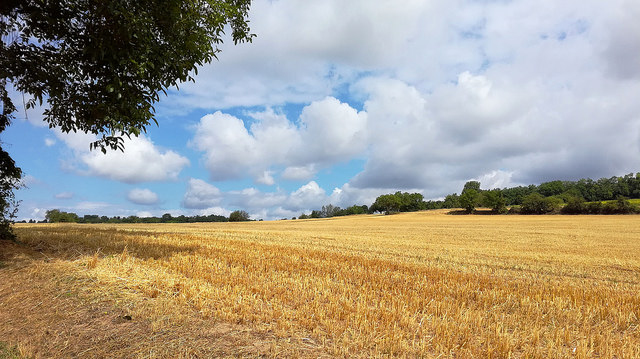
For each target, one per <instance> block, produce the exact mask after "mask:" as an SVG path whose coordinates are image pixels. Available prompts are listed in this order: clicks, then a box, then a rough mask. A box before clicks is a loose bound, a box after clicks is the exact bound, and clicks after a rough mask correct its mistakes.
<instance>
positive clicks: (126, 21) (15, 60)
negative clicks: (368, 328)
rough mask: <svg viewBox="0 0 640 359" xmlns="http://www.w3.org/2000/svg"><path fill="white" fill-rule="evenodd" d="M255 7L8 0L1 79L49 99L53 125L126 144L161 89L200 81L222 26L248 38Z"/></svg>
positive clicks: (149, 117) (233, 0)
mask: <svg viewBox="0 0 640 359" xmlns="http://www.w3.org/2000/svg"><path fill="white" fill-rule="evenodd" d="M249 5H250V1H249V0H216V1H214V0H191V1H183V0H163V1H160V0H99V1H97V0H56V1H44V0H4V1H3V2H2V5H0V16H2V23H1V25H0V32H1V33H2V37H3V41H2V45H1V46H2V47H1V48H0V51H1V54H2V56H0V71H1V72H0V79H2V80H3V81H4V83H3V84H2V85H6V83H7V82H11V83H12V84H13V86H14V87H15V88H16V89H17V90H18V91H20V92H23V93H26V94H30V95H31V96H33V99H32V100H31V101H30V103H28V104H27V105H29V106H33V105H35V103H36V102H39V103H42V102H45V101H46V102H48V106H47V108H46V110H45V112H44V115H45V119H44V120H45V121H46V122H48V123H49V126H50V127H58V128H60V129H61V130H62V131H63V132H69V131H74V132H75V131H82V132H88V133H93V134H97V135H102V137H101V138H100V140H99V141H98V142H96V143H94V144H93V147H100V148H102V149H104V148H105V147H111V148H114V149H115V148H122V136H130V135H138V134H140V132H141V131H144V130H145V128H146V126H148V125H149V124H150V123H151V122H154V121H155V120H154V117H153V116H154V108H153V104H154V103H155V102H157V101H158V99H159V92H164V91H165V90H166V89H167V88H169V87H172V86H175V85H177V84H178V83H179V82H183V81H187V80H193V78H192V77H191V75H190V73H191V72H192V71H195V70H196V69H197V66H198V65H202V64H204V63H206V62H210V61H211V60H212V59H214V58H215V57H216V54H217V52H218V51H219V50H218V48H217V45H218V44H220V43H222V40H223V38H222V36H223V35H224V30H225V26H229V27H230V29H231V37H232V38H233V41H234V42H235V43H238V42H243V41H251V39H252V36H253V35H251V34H250V32H249V27H248V23H247V20H246V16H247V11H248V9H249ZM3 87H4V86H3ZM7 100H8V99H5V98H3V101H7ZM8 103H9V104H10V101H9V102H8ZM6 106H7V102H5V107H6Z"/></svg>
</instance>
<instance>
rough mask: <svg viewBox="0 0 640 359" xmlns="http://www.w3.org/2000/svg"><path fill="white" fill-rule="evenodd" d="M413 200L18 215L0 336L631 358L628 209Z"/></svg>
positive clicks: (633, 238)
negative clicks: (394, 208) (196, 216)
mask: <svg viewBox="0 0 640 359" xmlns="http://www.w3.org/2000/svg"><path fill="white" fill-rule="evenodd" d="M445 213H446V212H442V211H427V212H417V213H407V214H398V215H393V216H369V215H366V216H352V217H341V218H332V219H319V220H295V221H294V220H289V221H277V222H248V223H217V224H175V225H171V224H165V225H134V224H132V225H123V224H120V225H111V226H110V225H19V226H17V227H16V229H17V233H18V235H19V238H20V241H21V242H22V243H23V244H24V245H21V246H20V245H14V244H6V243H5V244H3V247H2V252H0V253H2V257H1V258H0V261H1V262H0V322H2V323H3V325H2V327H1V328H0V342H4V343H5V344H6V345H8V346H12V347H13V348H14V352H16V353H18V354H20V355H24V356H34V357H72V356H76V357H135V358H138V357H139V358H148V357H313V358H316V357H425V358H430V357H455V358H472V357H473V358H489V357H490V358H565V357H575V358H594V357H595V358H638V357H640V328H639V326H640V255H638V254H639V253H640V225H639V223H640V221H639V219H640V217H638V216H455V215H447V214H445Z"/></svg>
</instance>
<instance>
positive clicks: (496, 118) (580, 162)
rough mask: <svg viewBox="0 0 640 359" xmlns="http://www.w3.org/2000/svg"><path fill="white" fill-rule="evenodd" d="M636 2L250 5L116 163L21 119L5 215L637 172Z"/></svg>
mask: <svg viewBox="0 0 640 359" xmlns="http://www.w3.org/2000/svg"><path fill="white" fill-rule="evenodd" d="M639 18H640V2H638V1H636V0H608V1H602V0H579V1H578V0H567V1H556V0H553V1H551V0H542V1H540V0H535V1H534V0H513V1H509V0H466V1H465V0H431V1H428V0H407V1H392V0H377V1H371V0H350V1H342V0H273V1H266V0H256V1H254V3H253V5H252V9H251V14H250V20H251V27H252V31H253V32H254V33H256V34H257V38H255V40H254V42H253V43H252V44H242V45H238V46H233V45H232V44H231V43H232V42H231V43H230V44H225V45H223V46H222V50H223V51H222V53H221V54H220V56H219V57H220V60H219V61H217V62H214V63H212V64H210V65H207V66H205V67H203V68H201V69H200V71H199V75H198V76H197V77H196V83H195V84H193V83H188V84H184V85H182V86H180V90H179V91H178V90H172V91H170V92H169V95H168V96H167V97H164V98H163V99H162V100H161V103H160V104H158V106H156V108H157V110H158V111H157V118H158V122H159V123H160V126H159V127H155V126H154V127H151V128H149V131H148V133H147V135H145V136H141V137H140V138H137V139H133V140H131V141H127V143H126V152H125V153H124V154H122V153H109V154H107V155H103V154H102V153H101V152H95V151H94V152H90V151H89V142H90V141H91V140H92V137H91V136H88V135H83V134H62V133H60V132H59V131H56V130H55V129H54V130H51V129H49V128H48V127H47V126H46V124H44V123H42V121H41V117H40V116H39V115H38V113H37V112H33V111H32V112H29V113H27V115H26V116H25V115H24V112H23V111H22V112H21V113H20V114H19V115H18V120H16V121H15V122H14V124H13V125H12V126H11V127H10V128H9V129H8V130H7V131H6V132H5V133H3V137H2V141H3V142H4V143H5V144H4V145H3V147H4V146H6V148H7V149H8V151H9V152H10V153H11V155H12V156H13V157H14V159H15V160H16V162H17V163H18V164H19V165H20V166H21V167H22V169H23V170H24V172H25V174H26V177H25V184H26V185H27V187H28V188H26V189H23V190H20V191H19V192H18V193H17V197H18V198H19V199H21V200H22V205H21V207H20V212H19V218H18V219H29V218H34V219H42V218H43V217H44V212H45V211H46V210H47V209H52V208H59V209H61V210H66V211H73V212H76V213H78V214H80V215H82V214H101V215H109V216H113V215H120V216H128V215H139V216H148V215H157V216H159V215H162V214H163V213H171V214H173V215H180V214H185V215H193V214H211V213H215V214H223V215H228V214H229V212H230V211H232V210H235V209H244V210H247V211H248V212H249V213H250V214H251V216H252V218H254V219H258V218H263V219H276V218H283V217H292V216H298V215H299V214H300V213H302V212H307V213H308V212H309V211H310V210H311V209H318V208H320V207H321V206H322V205H323V204H328V203H332V204H334V205H338V206H342V207H345V206H350V205H352V204H371V203H372V201H373V200H374V199H375V197H377V196H378V195H380V194H384V193H389V192H394V191H396V190H403V191H417V192H421V193H422V194H424V196H425V197H426V198H429V199H436V198H442V197H443V196H445V195H446V194H448V193H453V192H460V189H461V188H462V186H463V184H464V182H466V181H467V180H470V179H475V180H480V181H481V183H482V187H483V188H493V187H505V186H512V185H518V184H531V183H536V184H537V183H540V182H544V181H547V180H554V179H562V180H575V179H579V178H584V177H590V178H600V177H610V176H613V175H624V174H627V173H630V172H638V171H640V21H638V19H639Z"/></svg>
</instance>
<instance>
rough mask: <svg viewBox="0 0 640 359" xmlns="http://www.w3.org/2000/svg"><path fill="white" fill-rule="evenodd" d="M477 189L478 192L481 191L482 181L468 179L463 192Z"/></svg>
mask: <svg viewBox="0 0 640 359" xmlns="http://www.w3.org/2000/svg"><path fill="white" fill-rule="evenodd" d="M470 189H472V190H475V191H476V192H480V182H478V181H468V182H467V183H465V184H464V188H462V193H464V191H468V190H470Z"/></svg>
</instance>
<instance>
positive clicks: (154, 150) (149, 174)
mask: <svg viewBox="0 0 640 359" xmlns="http://www.w3.org/2000/svg"><path fill="white" fill-rule="evenodd" d="M55 134H56V136H57V137H58V138H59V139H61V140H62V141H63V142H64V143H65V144H66V145H67V146H68V147H69V148H70V149H72V150H73V152H74V155H75V160H76V161H77V162H80V163H81V168H80V169H78V168H76V170H77V171H78V172H80V173H82V174H86V175H91V176H98V177H104V178H108V179H111V180H115V181H120V182H125V183H140V182H151V181H174V180H176V179H177V178H178V174H179V173H180V171H182V169H183V168H184V167H185V166H188V165H189V160H188V159H187V158H186V157H183V156H181V155H179V154H178V153H176V152H174V151H172V150H164V151H163V150H161V149H159V148H158V147H156V146H155V145H154V143H153V142H152V141H151V140H150V139H149V138H147V137H146V136H144V135H141V136H139V137H131V139H129V138H126V137H125V139H124V146H125V150H124V152H121V151H114V150H108V151H107V153H106V154H103V153H102V152H101V151H100V150H93V151H89V144H90V143H92V142H93V141H95V140H96V136H95V135H92V134H86V133H73V132H71V133H62V132H60V131H59V130H56V131H55ZM71 167H72V168H73V167H74V165H73V164H72V165H71ZM82 167H84V168H82Z"/></svg>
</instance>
